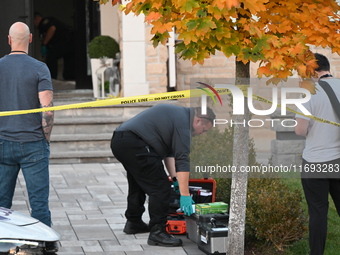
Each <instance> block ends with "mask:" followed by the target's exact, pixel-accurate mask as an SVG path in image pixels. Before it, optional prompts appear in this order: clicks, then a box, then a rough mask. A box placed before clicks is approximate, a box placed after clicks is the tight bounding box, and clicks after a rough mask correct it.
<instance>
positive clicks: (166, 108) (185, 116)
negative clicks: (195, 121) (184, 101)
mask: <svg viewBox="0 0 340 255" xmlns="http://www.w3.org/2000/svg"><path fill="white" fill-rule="evenodd" d="M192 117H193V113H192V112H191V110H190V108H187V107H182V106H176V105H170V104H159V105H155V106H153V107H151V108H149V109H147V110H145V111H143V112H141V113H140V114H138V115H136V116H135V117H133V118H131V119H129V120H128V121H126V122H124V123H123V124H122V125H120V126H119V127H118V128H117V129H116V131H131V132H133V133H135V134H137V135H138V136H140V137H141V138H142V139H143V140H144V141H145V142H146V143H147V144H149V145H150V146H151V147H152V148H153V149H154V150H155V151H156V152H157V154H158V155H159V156H160V157H162V158H165V157H166V156H168V155H172V156H173V157H174V158H175V164H176V171H177V172H187V171H190V169H189V153H190V139H191V119H192Z"/></svg>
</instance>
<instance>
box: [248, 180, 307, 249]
mask: <svg viewBox="0 0 340 255" xmlns="http://www.w3.org/2000/svg"><path fill="white" fill-rule="evenodd" d="M247 199H248V201H247V216H246V217H247V224H248V226H249V229H251V230H250V232H251V231H252V232H253V235H254V236H255V237H256V239H258V240H262V241H265V242H269V243H272V244H273V245H274V246H275V248H276V249H277V250H279V251H283V250H284V248H285V247H286V246H288V245H289V244H291V243H292V242H294V241H298V240H300V239H301V238H303V237H304V235H305V233H306V231H307V217H306V214H305V212H304V210H303V209H302V195H301V192H300V190H297V189H296V190H290V189H289V187H288V186H287V185H286V184H285V183H283V182H282V181H281V180H280V179H250V181H249V184H248V198H247Z"/></svg>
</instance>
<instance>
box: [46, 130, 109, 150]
mask: <svg viewBox="0 0 340 255" xmlns="http://www.w3.org/2000/svg"><path fill="white" fill-rule="evenodd" d="M111 137H112V133H106V134H92V135H89V134H74V135H72V136H71V135H56V136H54V137H53V140H51V141H52V142H51V153H52V154H53V153H55V152H59V151H62V152H66V151H88V152H89V151H99V150H107V149H108V148H110V140H111Z"/></svg>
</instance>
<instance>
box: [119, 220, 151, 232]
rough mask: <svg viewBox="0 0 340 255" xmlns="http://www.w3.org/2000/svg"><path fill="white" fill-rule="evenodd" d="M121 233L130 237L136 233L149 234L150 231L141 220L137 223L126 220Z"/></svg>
mask: <svg viewBox="0 0 340 255" xmlns="http://www.w3.org/2000/svg"><path fill="white" fill-rule="evenodd" d="M123 232H124V233H126V234H129V235H132V234H137V233H147V232H150V229H149V226H148V224H146V223H145V222H144V221H142V220H141V221H139V222H132V221H129V220H128V221H127V222H126V224H125V227H124V230H123Z"/></svg>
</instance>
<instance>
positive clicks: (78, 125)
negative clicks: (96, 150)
mask: <svg viewBox="0 0 340 255" xmlns="http://www.w3.org/2000/svg"><path fill="white" fill-rule="evenodd" d="M124 120H125V119H124V118H122V117H118V118H114V117H70V118H65V117H64V118H56V119H55V121H54V127H53V131H52V136H51V139H52V140H54V139H55V136H57V135H74V134H103V133H111V134H112V132H113V131H114V130H115V129H116V127H118V126H119V125H120V124H121V123H123V121H124Z"/></svg>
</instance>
